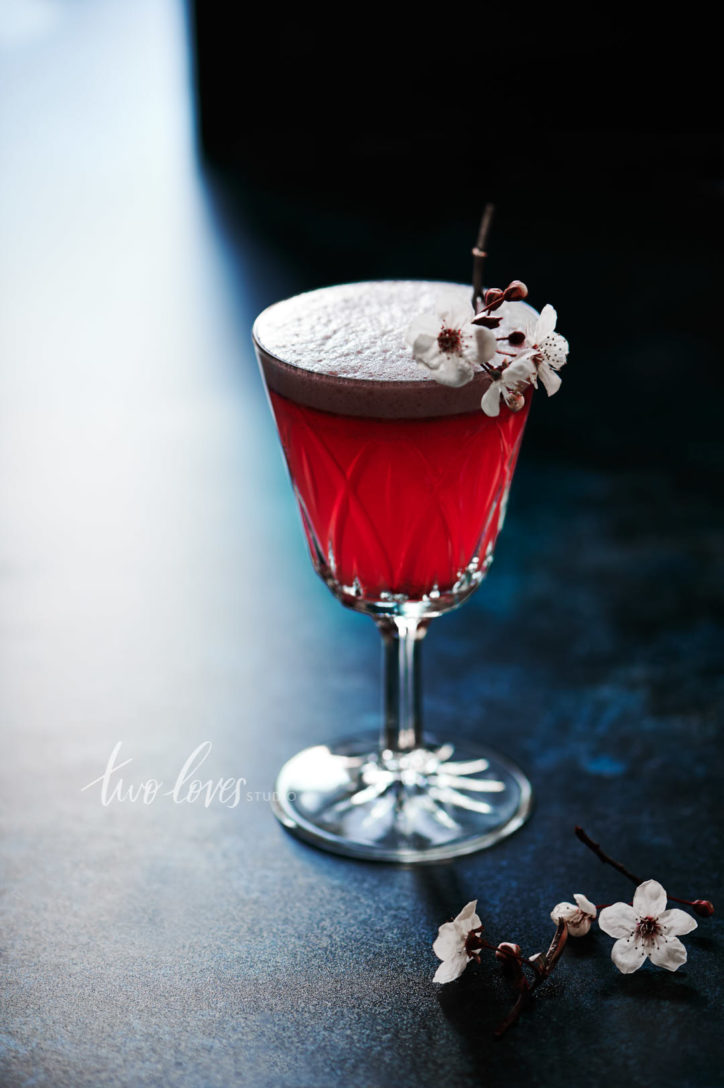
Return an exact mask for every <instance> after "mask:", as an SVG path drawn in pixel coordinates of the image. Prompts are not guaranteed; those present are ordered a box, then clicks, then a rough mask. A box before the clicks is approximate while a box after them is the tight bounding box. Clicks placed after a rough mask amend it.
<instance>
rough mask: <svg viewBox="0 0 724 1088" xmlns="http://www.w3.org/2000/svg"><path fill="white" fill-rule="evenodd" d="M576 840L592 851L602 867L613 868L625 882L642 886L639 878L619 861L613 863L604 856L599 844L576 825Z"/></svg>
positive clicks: (606, 855) (611, 859) (612, 860)
mask: <svg viewBox="0 0 724 1088" xmlns="http://www.w3.org/2000/svg"><path fill="white" fill-rule="evenodd" d="M576 838H577V839H580V841H581V842H582V843H583V845H584V846H587V847H588V849H589V850H592V851H593V853H594V854H595V855H596V857H597V858H598V859H599V861H602V862H603V864H604V865H611V866H613V868H614V869H616V870H617V871H618V872H619V873H621V874H622V875H623V876H625V877H626V878H627V880H631V881H633V883H634V884H636V885H637V886H638V885H639V884H643V880H642V879H641V877H638V876H636V875H635V873H632V872H631V871H630V870H629V869H627V868H626V866H625V865H622V864H621V862H620V861H614V859H613V858H610V857H609V856H608V854H606V853H605V852H604V851H603V850H602V848H601V846H600V845H599V843H597V842H594V841H593V839H592V838H590V837H589V836H588V835H587V834H586V832H585V831H584V830H583V828H582V827H579V826H578V825H576Z"/></svg>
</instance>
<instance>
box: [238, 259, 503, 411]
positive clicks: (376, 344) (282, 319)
mask: <svg viewBox="0 0 724 1088" xmlns="http://www.w3.org/2000/svg"><path fill="white" fill-rule="evenodd" d="M471 293H472V292H471V288H470V286H469V285H465V284H458V283H443V282H435V281H429V280H377V281H372V282H366V283H347V284H340V285H338V286H335V287H323V288H320V289H319V290H316V291H308V292H306V293H305V294H301V295H295V296H294V297H293V298H290V299H285V300H284V301H283V302H277V303H275V304H274V305H273V306H269V307H268V309H266V310H264V311H263V312H262V313H261V314H260V315H259V317H258V318H257V319H256V322H255V324H254V330H253V337H254V342H255V346H256V350H257V355H258V357H259V362H260V364H261V367H262V371H263V373H264V377H265V380H266V382H267V385H268V386H269V388H270V389H273V390H274V391H275V392H277V393H281V394H282V396H286V397H288V398H289V399H291V400H296V401H299V402H300V403H302V404H307V405H308V406H310V407H312V408H318V409H320V410H322V411H328V412H337V413H340V414H343V415H356V416H376V417H378V418H409V417H420V416H438V415H454V414H456V413H460V412H472V411H479V410H480V400H481V397H482V395H483V393H484V392H485V390H486V389H487V387H488V385H489V384H490V379H489V378H488V377H487V376H486V375H485V374H484V373H482V372H481V373H479V374H476V376H475V377H474V379H473V380H472V381H471V382H469V383H468V384H467V385H464V386H462V387H460V388H458V389H454V388H450V387H449V386H444V385H441V384H440V383H439V382H436V381H435V379H434V378H433V377H431V375H430V374H429V372H428V371H426V370H425V368H424V367H422V366H420V365H419V364H418V363H416V362H415V360H414V358H413V356H412V351H411V349H410V346H409V344H407V343H406V341H405V336H404V334H405V330H406V329H407V327H408V326H409V324H410V323H411V321H412V320H413V318H415V317H417V316H418V315H419V314H423V313H426V312H434V311H435V310H437V308H438V304H439V302H440V301H441V299H444V300H446V301H447V302H448V303H449V302H450V301H454V302H455V304H456V305H459V306H461V307H463V308H464V307H466V306H470V298H471ZM470 310H471V315H472V307H470Z"/></svg>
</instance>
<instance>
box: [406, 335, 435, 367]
mask: <svg viewBox="0 0 724 1088" xmlns="http://www.w3.org/2000/svg"><path fill="white" fill-rule="evenodd" d="M412 354H413V355H414V357H415V361H416V362H418V363H422V365H423V366H426V367H429V368H430V369H431V370H435V369H437V367H439V365H440V360H441V358H442V352H441V351H440V350H439V348H438V346H437V338H436V337H432V336H428V335H427V333H425V332H421V333H420V335H419V336H418V337H417V338H416V340H415V342H414V344H413V345H412Z"/></svg>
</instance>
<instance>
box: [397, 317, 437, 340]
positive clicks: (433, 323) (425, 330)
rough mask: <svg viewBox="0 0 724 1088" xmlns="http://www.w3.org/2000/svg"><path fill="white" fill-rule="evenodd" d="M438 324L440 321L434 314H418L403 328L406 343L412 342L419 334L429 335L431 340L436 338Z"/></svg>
mask: <svg viewBox="0 0 724 1088" xmlns="http://www.w3.org/2000/svg"><path fill="white" fill-rule="evenodd" d="M440 326H441V321H440V318H439V317H438V316H437V315H436V314H419V315H418V316H417V317H415V318H413V320H412V321H411V322H410V324H409V325H408V326H407V328H406V329H405V340H406V341H407V343H408V344H414V343H415V341H416V340H417V338H418V336H420V335H423V336H430V337H432V339H433V340H437V337H438V335H439V333H440Z"/></svg>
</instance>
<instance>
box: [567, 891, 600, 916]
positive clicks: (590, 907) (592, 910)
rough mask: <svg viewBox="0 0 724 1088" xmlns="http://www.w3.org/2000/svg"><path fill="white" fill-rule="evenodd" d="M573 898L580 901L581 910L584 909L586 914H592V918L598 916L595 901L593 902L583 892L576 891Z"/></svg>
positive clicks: (577, 901)
mask: <svg viewBox="0 0 724 1088" xmlns="http://www.w3.org/2000/svg"><path fill="white" fill-rule="evenodd" d="M573 898H574V899H575V901H576V903H578V907H579V910H582V911H583V912H584V913H585V914H590V915H591V917H592V918H595V917H596V914H597V910H596V904H595V903H592V902H591V900H590V899H587V898H586V896H585V895H583V894H582V893H581V892H576V894H575V895H574V896H573Z"/></svg>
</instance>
